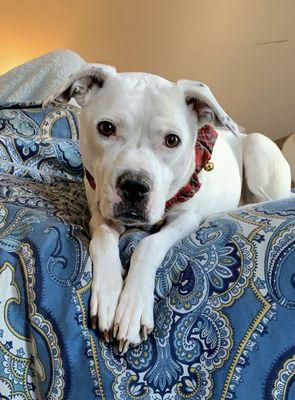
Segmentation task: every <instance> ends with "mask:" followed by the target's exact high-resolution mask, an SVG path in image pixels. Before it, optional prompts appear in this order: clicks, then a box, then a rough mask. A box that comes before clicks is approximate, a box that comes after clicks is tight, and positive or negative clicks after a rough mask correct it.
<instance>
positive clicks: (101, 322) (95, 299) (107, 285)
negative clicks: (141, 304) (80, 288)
mask: <svg viewBox="0 0 295 400" xmlns="http://www.w3.org/2000/svg"><path fill="white" fill-rule="evenodd" d="M116 275H117V276H116ZM122 287H123V279H122V276H121V274H120V273H119V274H112V276H111V277H109V278H107V277H106V276H105V277H103V279H101V280H99V281H93V282H92V286H91V301H90V317H91V320H92V328H93V329H96V328H97V327H98V329H99V331H100V332H101V333H102V335H103V337H104V339H105V340H106V341H107V342H110V341H112V338H113V336H112V333H113V327H114V319H115V313H116V308H117V305H118V302H119V297H120V294H121V291H122Z"/></svg>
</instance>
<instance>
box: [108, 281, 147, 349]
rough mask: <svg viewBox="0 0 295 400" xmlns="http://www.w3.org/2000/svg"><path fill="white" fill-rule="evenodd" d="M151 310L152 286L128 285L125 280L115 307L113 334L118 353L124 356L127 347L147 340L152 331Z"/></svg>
mask: <svg viewBox="0 0 295 400" xmlns="http://www.w3.org/2000/svg"><path fill="white" fill-rule="evenodd" d="M134 283H135V282H134ZM153 308H154V290H153V285H150V287H147V286H146V285H140V284H139V285H136V284H135V285H128V278H127V282H126V285H125V287H124V289H123V291H122V293H121V296H120V301H119V305H118V307H117V311H116V316H115V322H114V332H113V336H114V338H116V339H117V340H118V342H119V351H120V352H122V353H123V354H124V353H126V351H127V350H128V348H129V345H131V346H134V345H138V344H140V343H141V341H142V340H146V339H147V335H148V334H149V333H151V332H152V330H153V329H154V316H153Z"/></svg>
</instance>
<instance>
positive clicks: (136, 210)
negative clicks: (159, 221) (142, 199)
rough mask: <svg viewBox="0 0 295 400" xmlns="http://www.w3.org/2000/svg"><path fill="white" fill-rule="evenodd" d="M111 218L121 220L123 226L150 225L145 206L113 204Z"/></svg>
mask: <svg viewBox="0 0 295 400" xmlns="http://www.w3.org/2000/svg"><path fill="white" fill-rule="evenodd" d="M112 214H113V215H112V219H113V220H114V221H116V222H121V223H122V224H123V225H125V226H130V227H134V226H146V225H150V218H149V213H148V211H147V208H146V207H136V206H134V205H133V206H132V205H127V204H124V203H119V204H115V206H114V208H113V213H112Z"/></svg>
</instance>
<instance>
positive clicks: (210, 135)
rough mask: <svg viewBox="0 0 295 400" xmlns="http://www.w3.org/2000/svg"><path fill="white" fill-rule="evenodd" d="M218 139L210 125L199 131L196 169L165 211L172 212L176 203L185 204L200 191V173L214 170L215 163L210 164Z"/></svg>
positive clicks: (196, 147)
mask: <svg viewBox="0 0 295 400" xmlns="http://www.w3.org/2000/svg"><path fill="white" fill-rule="evenodd" d="M216 139H217V132H216V130H215V129H214V128H212V127H211V126H209V125H205V126H203V127H202V128H200V129H199V132H198V138H197V141H196V146H195V162H196V168H195V170H194V172H193V174H192V176H191V178H190V180H189V182H188V183H187V184H186V185H185V186H183V187H182V188H181V189H180V190H179V191H178V192H177V193H176V195H175V196H173V197H172V198H171V199H170V200H168V201H167V202H166V207H165V211H168V210H170V208H171V207H173V206H174V204H175V203H183V202H185V201H187V200H189V199H191V198H192V197H193V196H194V195H195V194H196V193H197V192H198V191H199V189H200V187H201V183H200V181H199V177H198V175H199V173H200V172H201V170H202V169H203V168H204V167H205V169H206V170H207V171H211V170H212V169H213V168H214V165H213V163H209V161H210V158H211V155H212V151H213V147H214V144H215V142H216Z"/></svg>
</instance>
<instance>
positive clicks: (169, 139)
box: [165, 133, 180, 148]
mask: <svg viewBox="0 0 295 400" xmlns="http://www.w3.org/2000/svg"><path fill="white" fill-rule="evenodd" d="M179 143H180V138H179V137H178V136H177V135H175V133H169V135H166V136H165V146H167V147H170V148H173V147H177V146H178V145H179Z"/></svg>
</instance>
